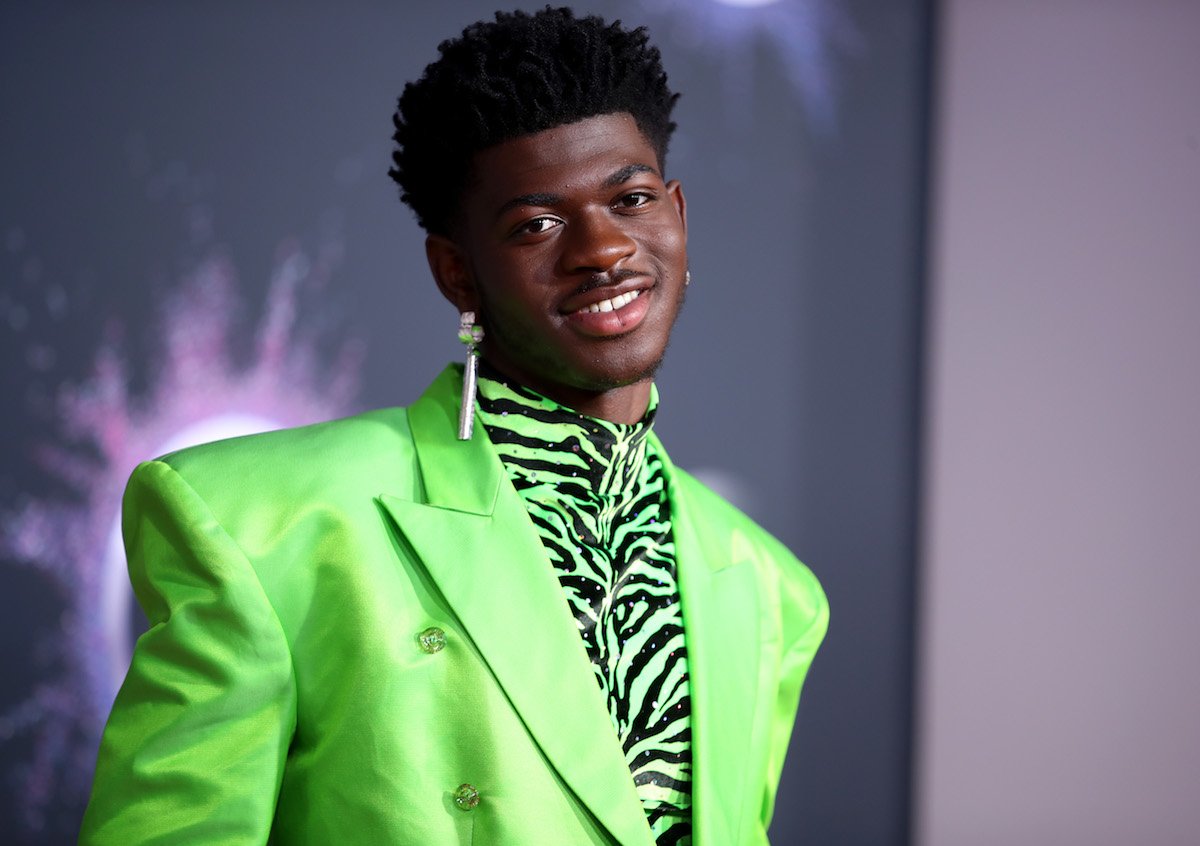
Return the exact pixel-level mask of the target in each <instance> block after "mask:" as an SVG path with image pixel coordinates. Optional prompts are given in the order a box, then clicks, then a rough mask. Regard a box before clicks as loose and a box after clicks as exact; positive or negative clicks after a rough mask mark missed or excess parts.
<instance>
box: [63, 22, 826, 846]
mask: <svg viewBox="0 0 1200 846" xmlns="http://www.w3.org/2000/svg"><path fill="white" fill-rule="evenodd" d="M440 50H441V57H440V58H439V59H438V61H436V62H435V63H433V64H432V65H430V66H429V67H428V68H427V69H426V71H425V74H424V75H423V76H422V78H421V79H420V80H418V81H417V82H416V83H413V84H410V85H409V86H407V87H406V89H405V91H404V94H403V96H402V97H401V98H400V107H399V110H398V112H397V115H396V118H395V123H396V134H395V138H396V141H397V144H398V149H397V151H396V153H395V155H394V160H395V167H394V168H393V170H392V175H393V177H394V178H395V179H396V181H397V182H398V183H399V184H400V186H401V188H402V191H403V198H404V200H405V201H406V202H408V203H409V204H410V205H411V206H412V208H413V209H414V210H415V212H416V214H417V217H418V219H419V221H420V223H421V225H422V226H423V227H424V228H425V229H426V231H427V232H428V239H427V242H426V243H427V253H428V257H429V264H430V268H431V269H432V271H433V276H434V278H435V280H436V282H437V284H438V287H439V288H440V289H441V291H442V293H443V294H444V295H445V297H446V298H447V299H448V300H449V301H450V302H451V303H452V304H453V305H454V306H455V308H456V309H457V310H458V311H459V312H460V314H462V315H463V320H462V331H463V334H464V338H465V340H467V341H469V342H470V344H471V347H472V348H474V347H475V344H476V342H477V343H478V349H479V352H480V354H481V356H482V362H481V364H480V371H479V378H478V396H477V397H475V396H473V395H472V391H471V390H470V388H471V382H472V381H473V380H472V379H470V378H469V377H470V376H471V375H473V372H474V370H473V366H472V363H470V359H469V364H468V368H467V371H466V373H467V376H468V378H467V379H466V380H464V371H463V369H462V368H461V367H458V366H455V367H451V368H448V369H447V370H446V371H445V372H443V373H442V375H441V376H439V377H438V379H437V380H436V381H435V382H434V383H433V384H432V385H431V386H430V388H429V389H428V390H427V391H426V393H425V394H424V395H423V396H422V397H421V399H420V400H418V401H417V402H416V403H415V404H414V405H412V406H411V407H409V408H407V409H402V408H397V409H386V410H382V411H376V412H372V413H368V414H364V415H361V416H359V417H355V418H350V419H347V420H341V421H335V422H332V423H327V424H322V425H318V426H313V427H307V428H304V429H299V430H292V431H284V432H275V433H269V434H264V435H258V436H254V437H250V438H243V439H237V440H233V441H226V442H221V443H217V444H210V445H206V446H203V447H198V448H195V449H191V450H186V451H183V452H180V453H175V454H173V455H169V456H166V457H164V458H162V459H160V460H158V461H152V462H147V463H146V464H143V465H142V466H141V467H139V468H138V470H137V471H136V472H135V473H134V475H133V478H132V479H131V481H130V485H129V489H128V492H127V495H126V510H125V526H124V528H125V537H126V544H127V548H128V552H129V563H130V573H131V578H132V580H133V584H134V588H135V590H136V592H137V596H138V600H139V602H140V603H141V605H142V607H143V608H144V609H145V611H146V614H147V617H148V618H149V620H150V622H151V628H150V630H149V631H148V632H147V633H146V634H145V635H144V636H143V637H142V638H141V640H139V642H138V645H137V649H136V652H135V656H134V660H133V665H132V667H131V668H130V671H129V676H128V678H127V679H126V682H125V684H124V686H123V687H122V689H121V692H120V695H119V696H118V698H117V702H116V704H115V706H114V709H113V714H112V717H111V718H110V720H109V724H108V727H107V729H106V731H105V736H104V741H103V745H102V748H101V752H100V759H99V765H98V769H97V776H96V782H95V787H94V790H93V795H92V801H91V804H90V805H89V808H88V813H87V817H86V819H85V822H84V831H83V835H82V840H83V842H85V843H96V844H99V843H113V844H122V846H124V844H129V843H171V844H175V843H200V842H205V843H208V842H212V843H223V844H235V843H237V844H241V843H265V842H267V841H268V839H270V842H273V843H280V844H330V843H336V844H354V843H364V844H365V843H371V844H380V843H388V844H414V846H416V844H420V846H433V845H434V844H451V843H472V842H473V843H477V844H514V846H516V844H520V846H527V845H528V844H555V846H557V845H558V844H564V845H565V844H584V843H596V844H600V843H619V844H626V846H632V845H633V844H639V846H650V844H656V843H657V844H667V843H671V844H684V843H695V844H703V846H732V844H761V843H765V842H766V828H767V824H768V822H769V820H770V816H771V811H772V807H773V802H774V795H775V788H776V784H777V781H778V777H779V771H780V768H781V766H782V760H783V755H784V753H785V751H786V748H787V742H788V737H789V735H790V731H791V725H792V720H793V717H794V713H795V708H796V702H797V697H798V695H799V690H800V685H801V682H802V680H803V678H804V674H805V672H806V670H807V668H808V665H809V663H810V661H811V659H812V657H813V654H814V652H815V651H816V648H817V646H818V644H819V643H820V640H821V638H822V636H823V634H824V631H825V626H826V621H827V609H826V605H825V600H824V596H823V595H822V593H821V590H820V587H819V586H818V584H817V582H816V580H815V579H814V578H813V577H812V575H811V574H810V573H809V572H808V571H807V570H806V569H805V568H804V567H803V566H802V565H800V564H799V563H798V562H797V561H796V560H795V559H794V558H793V557H792V555H791V554H790V553H788V552H787V551H786V550H785V549H784V548H783V547H782V546H781V545H780V544H779V543H778V542H776V541H775V540H773V539H772V538H770V537H769V536H768V535H766V534H765V533H764V532H763V531H762V530H761V529H759V528H758V527H757V526H755V525H754V524H753V523H751V522H750V521H749V520H748V519H747V518H746V517H745V516H743V515H742V514H740V513H738V512H737V511H735V510H734V509H733V508H732V507H731V506H729V505H728V504H726V503H724V502H723V501H722V500H720V499H719V498H717V497H716V496H715V495H714V494H712V493H711V492H709V491H708V490H706V489H705V488H704V487H703V486H701V485H700V484H699V483H698V482H696V481H695V480H694V479H692V478H691V477H690V476H688V475H687V474H686V473H684V472H683V471H681V470H678V469H676V468H674V467H673V466H672V465H671V463H670V461H669V459H668V458H667V455H666V453H665V451H664V450H663V448H662V445H661V444H660V443H659V441H658V440H657V439H656V438H655V436H654V435H653V434H652V432H651V425H652V422H653V418H654V412H655V405H656V401H657V397H656V393H655V391H654V387H653V382H652V379H653V375H654V372H655V370H656V369H657V367H658V365H659V363H660V361H661V360H662V357H663V353H664V351H665V349H666V345H667V340H668V336H669V335H670V331H671V327H672V325H673V323H674V321H675V318H676V316H677V314H678V311H679V308H680V304H681V303H682V301H683V294H684V289H685V288H686V286H687V284H688V280H689V274H688V271H687V252H686V206H685V202H684V197H683V191H682V188H681V187H680V185H679V183H678V182H677V181H666V180H665V179H664V176H663V163H664V158H665V154H666V148H667V141H668V138H669V136H670V134H671V130H672V129H673V128H674V124H672V123H671V121H670V112H671V108H672V106H673V105H674V102H675V99H676V95H674V94H672V93H670V91H669V89H668V87H667V82H666V76H665V74H664V73H663V71H662V68H661V65H660V61H659V54H658V51H657V50H656V49H655V48H653V47H651V46H650V45H648V44H647V42H646V37H645V34H644V32H643V31H641V30H634V31H626V30H623V29H621V28H620V27H619V26H618V25H611V26H609V25H606V24H605V23H604V22H602V21H601V20H599V19H597V18H582V19H580V18H576V17H575V16H574V15H572V14H571V13H570V12H569V11H567V10H551V9H546V10H545V11H543V12H539V13H537V14H535V15H524V14H520V13H517V14H512V15H503V14H498V15H497V16H496V20H495V22H490V23H480V24H476V25H473V26H471V27H468V28H467V29H466V30H465V31H464V33H463V35H462V37H461V38H459V39H457V40H454V41H450V42H446V43H444V44H442V45H441V47H440ZM480 335H482V337H480ZM464 381H465V382H466V384H467V391H465V392H464V391H463V385H464ZM460 412H463V414H462V417H463V420H462V423H463V424H464V428H463V431H461V432H460ZM472 417H474V421H475V422H474V423H472ZM468 430H469V431H468Z"/></svg>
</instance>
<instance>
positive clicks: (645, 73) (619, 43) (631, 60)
mask: <svg viewBox="0 0 1200 846" xmlns="http://www.w3.org/2000/svg"><path fill="white" fill-rule="evenodd" d="M438 52H439V53H440V54H441V56H440V58H439V59H438V60H437V61H435V62H433V63H432V64H430V65H429V66H428V67H427V68H425V72H424V73H423V74H422V75H421V78H420V79H418V80H417V81H416V82H410V83H409V84H408V85H406V86H405V87H404V93H403V94H402V95H401V96H400V102H399V106H398V108H397V110H396V114H395V116H394V117H393V119H392V120H393V123H394V124H395V128H396V131H395V134H394V135H393V136H392V138H393V139H394V140H395V142H396V144H397V148H396V151H395V152H394V153H393V154H392V162H393V167H392V169H391V170H390V171H389V175H390V176H391V177H392V179H394V180H395V181H396V183H397V184H398V185H399V186H400V189H401V199H402V200H403V201H404V202H405V203H407V204H408V205H409V206H410V207H411V208H412V210H413V211H414V212H415V213H416V216H417V222H418V223H420V225H421V226H422V227H423V228H424V229H425V231H426V232H429V233H430V234H434V235H447V236H449V235H451V233H452V230H453V227H454V225H455V223H456V218H457V214H458V212H459V210H460V204H461V202H462V199H463V195H464V194H465V192H466V190H467V188H468V185H469V183H470V180H471V178H472V176H473V173H474V158H475V154H476V153H478V152H480V151H481V150H485V149H487V148H488V147H493V146H495V145H497V144H499V143H501V142H502V141H507V140H509V139H512V138H517V137H519V136H521V135H530V134H533V133H535V132H541V131H542V130H545V129H552V128H554V127H556V126H562V125H563V124H567V123H574V122H575V121H577V120H582V119H583V118H588V117H594V116H596V115H604V114H613V113H616V112H626V113H628V114H630V115H632V116H633V119H634V120H635V121H636V122H637V126H638V129H640V130H641V132H642V135H644V136H645V138H646V140H647V141H649V142H650V144H651V145H652V146H653V147H654V149H655V152H656V153H657V155H658V166H659V169H660V170H661V169H662V168H663V167H664V165H665V164H666V162H665V159H666V154H667V145H668V142H669V141H670V137H671V133H672V132H673V131H674V129H675V124H674V123H673V122H672V121H671V110H672V109H673V108H674V106H675V101H676V100H677V99H678V98H679V95H678V94H673V93H672V92H671V90H670V89H669V88H668V87H667V75H666V73H665V72H664V71H663V67H662V60H661V57H660V55H659V52H658V48H656V47H654V46H653V45H651V44H650V43H649V42H648V41H647V37H646V31H645V29H644V28H642V27H639V28H637V29H634V30H625V29H622V28H621V26H620V22H616V23H612V24H607V23H605V22H604V21H603V20H602V19H600V18H598V17H595V16H587V17H582V18H577V17H575V15H574V13H573V12H572V11H571V10H570V9H551V8H549V7H547V8H545V9H543V10H542V11H540V12H536V13H534V14H532V15H530V14H526V13H524V12H511V13H506V12H497V13H496V19H495V21H488V22H484V21H480V22H478V23H474V24H471V25H470V26H468V27H467V28H466V29H464V30H463V33H462V36H461V37H459V38H454V39H449V40H446V41H443V42H442V43H441V44H440V45H438Z"/></svg>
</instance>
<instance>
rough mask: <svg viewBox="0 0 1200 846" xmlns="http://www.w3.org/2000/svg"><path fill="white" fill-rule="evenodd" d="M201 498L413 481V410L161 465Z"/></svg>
mask: <svg viewBox="0 0 1200 846" xmlns="http://www.w3.org/2000/svg"><path fill="white" fill-rule="evenodd" d="M155 463H158V464H165V465H167V466H168V467H170V468H171V469H172V470H174V471H175V473H177V474H178V475H179V476H180V477H182V478H183V480H185V481H186V482H187V484H188V485H189V486H190V487H191V488H193V489H194V490H195V491H196V493H198V494H199V495H200V496H201V497H202V498H204V499H206V500H209V501H212V499H213V498H214V497H215V498H219V497H220V496H222V495H228V494H229V493H232V492H236V493H237V494H238V495H239V496H247V495H249V496H252V495H253V494H254V492H260V493H261V494H262V495H264V496H266V495H270V496H272V497H278V496H284V497H287V496H294V497H296V498H297V500H300V499H305V498H308V497H309V496H311V494H312V492H313V490H314V489H322V490H324V491H326V493H332V492H333V491H335V490H336V489H337V488H339V487H343V486H348V487H352V488H354V489H356V490H361V489H362V486H363V485H368V486H370V485H372V484H382V483H383V482H385V481H387V480H396V479H397V478H398V477H405V478H408V477H411V475H412V469H413V467H414V464H415V454H414V450H413V443H412V435H411V432H410V429H409V425H408V415H407V409H406V408H402V407H395V408H384V409H378V410H375V411H369V412H366V413H363V414H358V415H355V416H353V417H345V418H341V419H337V420H330V421H326V422H322V423H315V424H310V425H307V426H299V427H295V428H289V429H277V430H273V431H268V432H259V433H256V434H252V435H244V436H240V437H235V438H228V439H225V440H220V441H213V442H211V443H205V444H199V445H197V446H192V447H188V448H186V449H181V450H178V451H176V452H171V453H168V454H166V455H164V456H162V457H160V458H158V459H156V460H155Z"/></svg>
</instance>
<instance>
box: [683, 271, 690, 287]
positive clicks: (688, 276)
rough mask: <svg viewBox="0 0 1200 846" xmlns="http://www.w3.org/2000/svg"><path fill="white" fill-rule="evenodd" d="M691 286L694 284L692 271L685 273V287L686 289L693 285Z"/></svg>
mask: <svg viewBox="0 0 1200 846" xmlns="http://www.w3.org/2000/svg"><path fill="white" fill-rule="evenodd" d="M691 284H692V272H691V271H690V270H685V271H684V272H683V287H685V288H686V287H687V286H688V285H691Z"/></svg>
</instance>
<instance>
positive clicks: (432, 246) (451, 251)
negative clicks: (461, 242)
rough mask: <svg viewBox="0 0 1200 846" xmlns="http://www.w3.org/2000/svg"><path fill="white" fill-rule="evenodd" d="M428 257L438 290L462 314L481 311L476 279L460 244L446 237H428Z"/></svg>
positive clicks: (426, 242)
mask: <svg viewBox="0 0 1200 846" xmlns="http://www.w3.org/2000/svg"><path fill="white" fill-rule="evenodd" d="M425 258H426V259H427V260H428V261H429V270H430V272H431V273H432V274H433V281H434V282H436V283H437V286H438V290H439V291H441V292H442V296H443V297H445V298H446V299H447V300H448V301H449V302H450V304H451V305H453V306H454V308H455V309H456V310H457V311H458V312H459V313H462V312H464V311H476V312H477V311H479V297H478V295H477V294H476V292H475V280H474V279H473V278H472V275H471V271H470V268H469V267H468V266H467V262H466V259H465V257H464V255H463V251H462V249H460V248H459V246H458V244H456V243H454V242H453V241H451V240H450V239H449V238H447V237H446V236H444V235H428V236H426V238H425Z"/></svg>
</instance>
